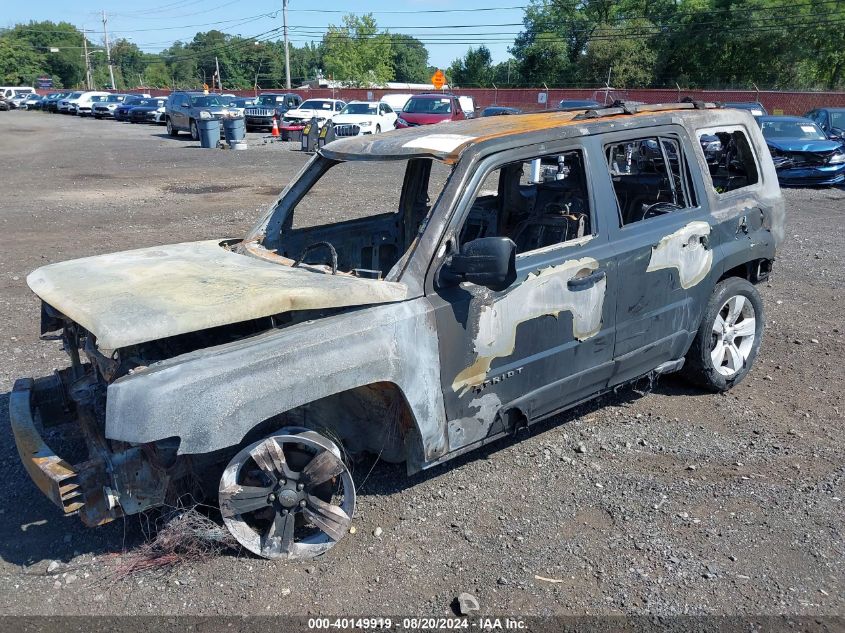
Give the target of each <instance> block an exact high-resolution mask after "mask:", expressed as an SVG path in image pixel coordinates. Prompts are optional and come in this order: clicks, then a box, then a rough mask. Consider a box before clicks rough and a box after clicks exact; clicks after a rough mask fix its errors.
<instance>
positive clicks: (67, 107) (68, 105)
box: [56, 90, 84, 114]
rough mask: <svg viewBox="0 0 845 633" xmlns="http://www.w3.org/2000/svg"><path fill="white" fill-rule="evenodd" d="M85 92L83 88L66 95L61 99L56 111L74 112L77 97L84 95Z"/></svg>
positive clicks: (62, 112)
mask: <svg viewBox="0 0 845 633" xmlns="http://www.w3.org/2000/svg"><path fill="white" fill-rule="evenodd" d="M83 92H84V91H83V90H77V91H76V92H71V93H70V94H68V95H67V96H65V97H64V98H63V99H61V100H60V101H59V105H58V107H57V109H56V111H57V112H60V113H61V114H72V113H73V106H74V105H75V104H76V101H77V99H79V97H81V96H82V94H83Z"/></svg>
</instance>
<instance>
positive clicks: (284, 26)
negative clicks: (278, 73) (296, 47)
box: [282, 0, 290, 90]
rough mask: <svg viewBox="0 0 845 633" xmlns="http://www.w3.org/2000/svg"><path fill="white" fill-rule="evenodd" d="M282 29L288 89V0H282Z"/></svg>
mask: <svg viewBox="0 0 845 633" xmlns="http://www.w3.org/2000/svg"><path fill="white" fill-rule="evenodd" d="M282 31H283V32H284V36H285V88H287V89H288V90H290V51H289V50H288V0H282Z"/></svg>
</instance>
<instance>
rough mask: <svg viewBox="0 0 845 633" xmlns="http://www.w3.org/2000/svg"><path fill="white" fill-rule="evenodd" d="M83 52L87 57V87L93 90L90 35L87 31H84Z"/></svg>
mask: <svg viewBox="0 0 845 633" xmlns="http://www.w3.org/2000/svg"><path fill="white" fill-rule="evenodd" d="M82 50H83V53H82V55H83V57H85V87H86V88H87V89H88V90H91V59H90V58H89V57H88V35H87V31H86V30H85V29H82Z"/></svg>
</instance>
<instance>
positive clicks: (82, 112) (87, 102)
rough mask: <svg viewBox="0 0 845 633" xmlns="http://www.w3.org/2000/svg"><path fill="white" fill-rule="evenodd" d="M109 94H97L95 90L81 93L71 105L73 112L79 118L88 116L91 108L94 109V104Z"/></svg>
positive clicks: (100, 92)
mask: <svg viewBox="0 0 845 633" xmlns="http://www.w3.org/2000/svg"><path fill="white" fill-rule="evenodd" d="M110 94H111V93H110V92H102V91H99V92H98V91H96V90H94V91H90V92H83V93H82V94H81V95H79V97H78V98H77V99H76V102H75V103H74V104H73V112H74V113H76V114H78V115H79V116H90V115H91V108H93V107H94V102H95V101H99V100H100V97H108V96H109V95H110Z"/></svg>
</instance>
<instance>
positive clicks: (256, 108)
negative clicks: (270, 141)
mask: <svg viewBox="0 0 845 633" xmlns="http://www.w3.org/2000/svg"><path fill="white" fill-rule="evenodd" d="M301 103H302V97H300V96H299V95H296V94H292V93H268V94H263V95H259V96H258V99H256V101H255V104H254V105H252V106H250V107H248V108H246V110H244V118H245V119H246V121H245V123H246V129H247V130H261V129H263V130H269V129H271V128H272V127H273V120H274V119H275V120H276V122H277V124H281V121H282V117H283V116H284V114H285V112H287V111H288V110H292V109H293V108H298V107H299V104H301Z"/></svg>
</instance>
